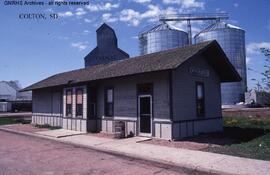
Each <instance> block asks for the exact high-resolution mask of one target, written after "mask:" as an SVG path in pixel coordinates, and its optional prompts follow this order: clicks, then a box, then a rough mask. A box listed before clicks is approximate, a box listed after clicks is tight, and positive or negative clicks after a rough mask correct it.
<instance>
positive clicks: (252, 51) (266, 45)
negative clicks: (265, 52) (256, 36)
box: [247, 42, 270, 54]
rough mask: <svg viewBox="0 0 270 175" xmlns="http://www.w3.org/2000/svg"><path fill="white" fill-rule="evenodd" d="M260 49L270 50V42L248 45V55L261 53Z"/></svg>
mask: <svg viewBox="0 0 270 175" xmlns="http://www.w3.org/2000/svg"><path fill="white" fill-rule="evenodd" d="M260 48H267V49H270V42H260V43H256V42H254V43H249V44H248V45H247V54H256V53H258V52H259V50H260Z"/></svg>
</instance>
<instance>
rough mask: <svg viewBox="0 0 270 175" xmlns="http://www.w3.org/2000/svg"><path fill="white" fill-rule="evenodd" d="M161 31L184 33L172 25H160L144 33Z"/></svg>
mask: <svg viewBox="0 0 270 175" xmlns="http://www.w3.org/2000/svg"><path fill="white" fill-rule="evenodd" d="M161 30H178V31H181V32H184V31H183V30H181V29H179V28H177V27H175V26H173V25H171V24H168V23H160V24H158V25H155V26H154V27H152V28H150V29H149V30H146V31H144V32H142V33H149V32H155V31H161Z"/></svg>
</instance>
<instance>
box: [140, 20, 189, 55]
mask: <svg viewBox="0 0 270 175" xmlns="http://www.w3.org/2000/svg"><path fill="white" fill-rule="evenodd" d="M139 42H140V54H141V55H145V54H149V53H153V52H159V51H162V50H167V49H170V48H176V47H182V46H184V45H187V44H188V34H187V33H186V32H184V31H182V30H180V29H178V28H176V27H174V26H172V25H170V24H167V23H161V24H158V25H156V26H154V27H153V28H151V29H150V30H147V31H144V32H142V33H141V34H139Z"/></svg>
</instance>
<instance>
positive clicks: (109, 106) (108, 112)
mask: <svg viewBox="0 0 270 175" xmlns="http://www.w3.org/2000/svg"><path fill="white" fill-rule="evenodd" d="M113 93H114V92H113V88H106V89H105V94H104V95H105V99H104V100H105V102H104V103H105V111H104V113H105V116H106V117H112V116H113V113H114V110H113V108H114V99H113V96H114V95H113Z"/></svg>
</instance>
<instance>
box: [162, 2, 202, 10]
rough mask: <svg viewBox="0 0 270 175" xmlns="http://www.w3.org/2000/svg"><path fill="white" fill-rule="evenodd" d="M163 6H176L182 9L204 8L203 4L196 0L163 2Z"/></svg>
mask: <svg viewBox="0 0 270 175" xmlns="http://www.w3.org/2000/svg"><path fill="white" fill-rule="evenodd" d="M163 3H164V4H178V5H180V6H181V7H182V8H184V9H188V8H204V3H203V2H199V1H197V0H163Z"/></svg>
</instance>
